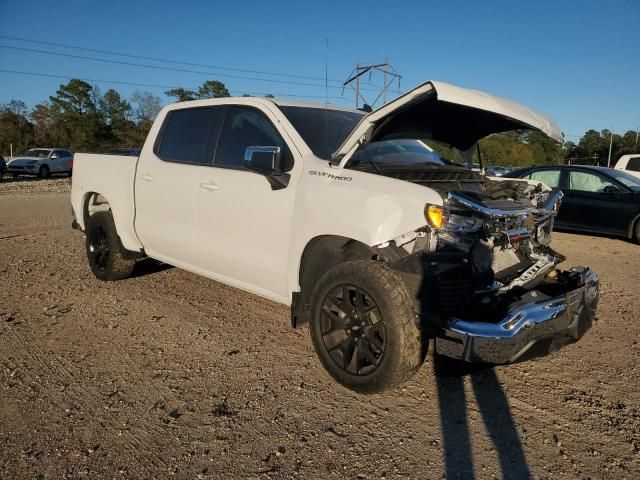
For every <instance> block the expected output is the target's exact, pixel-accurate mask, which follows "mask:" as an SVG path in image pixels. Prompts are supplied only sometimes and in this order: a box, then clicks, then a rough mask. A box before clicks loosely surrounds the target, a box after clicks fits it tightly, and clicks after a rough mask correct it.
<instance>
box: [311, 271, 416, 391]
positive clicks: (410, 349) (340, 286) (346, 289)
mask: <svg viewBox="0 0 640 480" xmlns="http://www.w3.org/2000/svg"><path fill="white" fill-rule="evenodd" d="M345 298H347V302H345V301H344V299H345ZM310 331H311V340H312V342H313V346H314V348H315V351H316V353H317V355H318V357H319V358H320V361H321V363H322V365H323V366H324V368H325V369H326V370H327V372H329V374H330V375H331V376H332V377H333V378H334V379H335V380H336V381H337V382H338V383H340V384H341V385H343V386H345V387H346V388H348V389H350V390H354V391H356V392H359V393H377V392H382V391H384V390H387V389H390V388H394V387H396V386H398V385H400V384H401V383H403V382H405V381H406V380H408V379H409V378H411V377H412V376H413V375H414V374H415V373H416V372H417V371H418V369H419V368H420V366H421V365H422V363H423V361H424V357H425V354H426V351H425V350H426V349H425V348H424V345H426V342H424V343H423V342H422V340H423V339H422V336H421V330H420V323H419V320H418V318H417V316H416V315H415V313H414V311H413V301H412V299H411V296H410V295H409V292H408V291H407V288H406V286H405V285H404V282H403V281H402V280H401V279H400V277H399V276H398V275H397V274H396V273H395V272H394V271H393V270H391V269H390V268H389V267H387V266H386V265H385V264H383V263H381V262H377V261H372V260H356V261H350V262H345V263H341V264H339V265H336V266H335V267H333V268H331V269H330V270H328V271H327V272H326V273H325V274H324V275H323V276H322V277H321V278H320V280H319V281H318V283H317V285H316V287H315V289H314V292H313V294H312V297H311V322H310ZM345 363H346V365H345Z"/></svg>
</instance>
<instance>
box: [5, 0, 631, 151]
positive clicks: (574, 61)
mask: <svg viewBox="0 0 640 480" xmlns="http://www.w3.org/2000/svg"><path fill="white" fill-rule="evenodd" d="M638 25H640V1H638V0H610V1H606V2H605V1H574V2H571V1H561V0H556V1H541V0H538V1H533V2H514V1H513V0H510V1H504V2H503V1H489V0H487V1H483V2H481V1H456V0H451V1H447V2H444V1H439V2H435V1H420V2H417V1H416V2H404V1H401V0H397V1H395V2H389V1H384V2H382V1H381V2H375V1H372V0H369V1H366V2H360V1H350V2H344V1H342V2H340V1H335V2H334V1H325V2H304V1H297V2H293V1H289V2H277V1H276V0H271V1H264V0H263V1H256V2H249V1H246V2H245V1H236V2H230V1H225V2H214V1H199V2H197V1H188V0H185V1H182V2H175V1H171V2H168V1H164V0H157V1H154V2H151V1H150V2H143V1H134V0H130V1H128V2H124V1H120V0H111V1H109V2H95V1H93V2H92V1H87V0H85V1H65V0H57V1H54V2H51V1H30V0H20V1H12V0H0V35H6V36H11V37H21V38H28V39H30V40H38V41H44V42H56V43H62V44H69V45H74V46H81V47H85V48H92V49H100V50H109V51H114V52H120V53H128V54H133V55H141V56H147V57H159V58H163V59H171V60H180V61H184V62H192V63H199V64H207V65H218V66H224V67H233V68H238V69H245V70H255V71H261V72H280V73H286V74H291V75H299V76H305V77H313V79H301V78H294V77H278V76H271V75H267V74H262V73H260V74H257V73H247V72H240V71H235V70H212V69H206V68H202V67H189V66H184V65H182V66H181V65H175V64H174V65H171V64H166V63H159V62H153V61H149V60H140V59H132V58H126V57H118V56H109V55H106V54H98V53H92V52H86V51H79V50H73V49H66V48H61V47H54V46H50V45H43V44H37V43H28V42H25V41H16V40H12V39H8V38H0V45H2V46H12V47H18V48H29V49H37V50H46V51H51V52H61V53H67V54H73V55H80V56H88V57H99V58H106V59H112V60H118V61H124V62H132V63H144V64H148V65H158V66H169V67H175V68H182V69H189V70H199V71H207V72H210V73H207V74H206V75H202V74H193V73H187V72H176V71H168V70H160V69H150V68H141V67H134V66H131V65H118V64H110V63H105V62H97V61H89V60H83V59H77V58H75V59H74V58H67V57H56V56H53V55H47V54H41V53H35V52H26V51H21V50H13V49H7V48H0V69H1V70H14V71H23V72H33V73H41V74H49V75H62V76H73V77H79V78H88V79H97V80H113V81H125V82H133V83H146V84H158V85H168V86H174V85H175V86H184V87H191V88H194V87H197V86H198V85H199V84H200V83H202V81H204V80H206V79H218V80H220V81H223V82H224V83H225V84H226V85H227V87H228V88H229V90H231V91H232V93H234V94H242V93H244V92H256V93H266V92H271V93H274V94H288V95H298V96H309V97H310V99H313V98H312V97H318V98H315V100H318V101H323V100H322V99H323V96H324V94H325V91H324V87H323V86H322V85H323V83H324V81H323V80H322V79H323V78H324V70H325V55H326V52H327V48H326V41H325V39H328V43H329V46H328V59H329V60H328V64H329V78H330V85H331V87H336V88H330V90H329V95H330V96H331V97H336V96H337V97H339V96H340V95H341V89H340V88H338V85H339V81H340V80H343V79H344V78H346V77H347V75H348V74H349V73H350V72H351V70H352V68H353V66H354V65H355V64H356V62H368V61H380V60H383V59H384V58H385V57H386V58H388V59H389V61H390V62H391V64H392V65H393V66H394V67H395V68H396V69H397V70H398V71H399V72H400V73H401V74H402V80H401V84H400V89H401V90H407V89H409V88H410V87H412V86H415V85H417V84H419V83H421V82H423V81H424V80H428V79H437V80H442V81H446V82H450V83H455V84H458V85H462V86H466V87H472V88H478V89H481V90H485V91H488V92H490V93H493V94H496V95H501V96H505V97H508V98H511V99H513V100H516V101H519V102H522V103H525V104H527V105H529V106H531V107H532V108H534V109H535V110H539V111H541V112H544V113H546V114H548V115H550V116H551V117H553V118H554V119H555V120H556V121H557V122H558V123H559V124H560V126H561V128H562V130H563V131H564V132H565V133H566V134H567V135H568V136H567V139H569V140H576V139H575V138H574V137H572V136H570V135H581V134H583V133H584V131H585V130H586V129H588V128H596V129H598V130H600V129H604V128H609V129H612V130H614V131H616V132H621V133H623V132H624V131H626V130H631V129H636V128H639V127H640V31H639V30H638ZM223 75H229V76H228V77H227V76H223ZM237 76H244V77H253V78H255V79H253V80H249V79H242V78H233V77H237ZM265 78H268V79H272V80H282V81H285V82H298V83H311V84H313V85H298V84H289V83H276V82H267V81H264V80H259V79H265ZM316 78H317V80H316ZM372 81H373V82H374V83H380V81H381V78H375V77H374V78H373V79H372ZM60 83H66V80H65V79H62V78H49V77H35V76H27V75H18V74H9V73H3V72H0V103H5V102H7V101H9V100H10V99H13V98H15V99H21V100H23V101H25V102H26V103H27V105H28V106H29V107H31V106H33V105H34V104H36V103H38V102H41V101H43V100H45V99H47V98H48V96H49V95H52V94H54V93H55V90H56V89H57V88H58V86H59V84H60ZM92 83H97V84H98V85H100V87H101V88H102V91H103V92H104V91H105V90H106V89H108V88H110V87H113V88H116V89H117V90H118V91H120V92H121V93H122V94H123V95H124V96H126V97H128V96H129V95H130V94H131V92H132V91H133V90H135V89H136V88H138V89H147V90H150V91H152V92H153V93H155V94H157V95H160V96H161V97H162V98H163V101H165V102H168V101H169V100H168V99H166V98H165V97H164V95H163V91H164V90H165V88H162V87H139V86H126V85H115V84H108V83H103V82H92ZM370 88H371V87H370ZM394 88H396V87H395V86H394ZM366 94H367V95H371V94H373V92H366ZM330 101H331V102H334V103H338V104H353V94H352V93H351V92H349V91H348V90H347V91H346V92H345V98H331V99H330Z"/></svg>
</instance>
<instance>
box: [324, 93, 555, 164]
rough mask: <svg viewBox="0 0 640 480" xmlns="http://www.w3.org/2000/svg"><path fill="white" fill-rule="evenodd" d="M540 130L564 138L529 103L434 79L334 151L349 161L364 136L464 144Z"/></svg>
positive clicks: (368, 120)
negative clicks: (523, 130) (529, 106)
mask: <svg viewBox="0 0 640 480" xmlns="http://www.w3.org/2000/svg"><path fill="white" fill-rule="evenodd" d="M521 129H530V130H538V131H540V132H542V133H544V134H545V135H547V136H548V137H550V138H552V139H553V140H555V141H557V142H562V141H563V136H562V132H561V131H560V129H559V128H558V126H557V125H556V123H555V122H554V121H553V120H551V119H550V118H547V117H545V116H544V115H542V114H540V113H537V112H534V111H533V110H531V109H530V108H528V107H525V106H524V105H520V104H518V103H515V102H512V101H511V100H507V99H505V98H500V97H495V96H493V95H489V94H487V93H484V92H481V91H478V90H470V89H467V88H462V87H457V86H455V85H450V84H448V83H443V82H435V81H430V82H426V83H423V84H422V85H420V86H418V87H416V88H414V89H413V90H410V91H409V92H407V93H405V94H404V95H402V96H400V97H398V98H396V99H395V100H393V101H391V102H389V103H387V104H386V105H383V106H382V107H380V108H379V109H378V110H376V111H374V112H371V113H370V114H369V115H367V116H365V117H364V118H363V119H362V120H361V121H360V123H359V124H358V125H357V126H356V128H355V129H354V130H353V132H351V134H350V135H349V137H347V139H346V140H345V142H344V143H343V144H342V145H341V147H340V148H339V149H338V151H337V152H336V153H335V155H334V162H335V163H338V161H339V162H340V165H341V166H344V164H345V163H346V161H347V160H348V157H349V155H347V153H349V152H351V151H352V150H354V148H355V147H356V145H357V144H358V143H359V142H365V143H369V142H374V141H377V140H384V139H392V138H431V139H433V140H437V141H441V142H445V143H447V144H449V145H451V146H452V147H455V148H457V149H458V150H461V151H465V150H468V149H469V148H471V147H472V146H473V145H474V144H475V143H476V142H477V141H478V140H480V139H481V138H484V137H486V136H487V135H491V134H492V133H500V132H507V131H510V130H521Z"/></svg>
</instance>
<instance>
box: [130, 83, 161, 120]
mask: <svg viewBox="0 0 640 480" xmlns="http://www.w3.org/2000/svg"><path fill="white" fill-rule="evenodd" d="M131 103H133V104H135V114H136V117H137V118H138V120H139V121H146V122H153V120H154V119H155V118H156V116H157V115H158V113H160V110H162V101H161V100H160V97H158V96H156V95H154V94H153V93H151V92H148V91H146V90H145V91H140V90H136V91H135V92H133V94H132V95H131Z"/></svg>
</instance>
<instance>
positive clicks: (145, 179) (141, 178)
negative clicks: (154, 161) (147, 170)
mask: <svg viewBox="0 0 640 480" xmlns="http://www.w3.org/2000/svg"><path fill="white" fill-rule="evenodd" d="M138 178H139V179H140V180H144V181H146V182H150V181H151V180H153V177H152V176H151V175H149V174H145V175H138Z"/></svg>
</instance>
